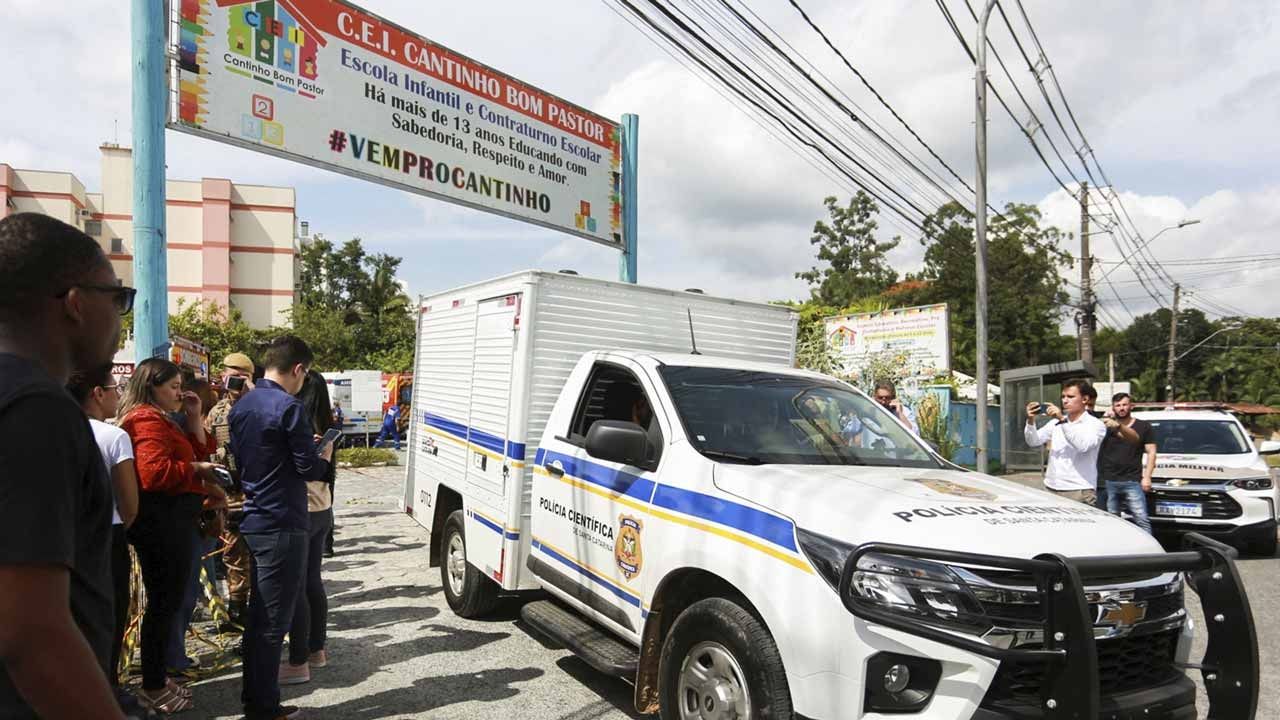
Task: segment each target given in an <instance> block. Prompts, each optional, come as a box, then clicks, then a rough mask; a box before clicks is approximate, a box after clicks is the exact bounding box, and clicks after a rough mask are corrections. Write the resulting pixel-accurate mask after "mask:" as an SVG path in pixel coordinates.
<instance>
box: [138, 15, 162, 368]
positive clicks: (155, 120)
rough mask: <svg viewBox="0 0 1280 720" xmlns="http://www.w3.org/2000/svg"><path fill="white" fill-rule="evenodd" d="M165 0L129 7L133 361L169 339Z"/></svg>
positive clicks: (155, 350) (148, 355) (147, 356)
mask: <svg viewBox="0 0 1280 720" xmlns="http://www.w3.org/2000/svg"><path fill="white" fill-rule="evenodd" d="M165 7H166V6H165V4H163V3H155V2H150V0H133V2H132V3H131V5H130V29H131V32H132V38H131V39H132V51H131V58H132V61H133V94H132V109H133V284H134V286H135V287H136V288H137V289H138V298H137V300H136V302H135V303H134V306H133V343H134V362H142V361H143V360H146V359H147V358H149V357H153V356H154V355H156V354H157V353H158V352H160V351H161V346H162V345H164V343H165V342H167V341H168V339H169V281H168V272H169V271H168V267H169V265H168V258H167V255H166V250H165V187H164V153H165V148H164V122H165V111H166V108H167V107H168V105H167V103H166V97H167V88H166V86H165V64H166V63H167V62H168V59H167V58H166V56H165V48H166V45H165V43H166V40H165V26H166V21H167V20H168V17H167V16H166V15H165V9H164V8H165Z"/></svg>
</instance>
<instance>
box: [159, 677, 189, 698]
mask: <svg viewBox="0 0 1280 720" xmlns="http://www.w3.org/2000/svg"><path fill="white" fill-rule="evenodd" d="M164 687H165V689H166V690H169V691H170V692H172V693H174V694H175V695H180V696H182V697H184V698H187V699H188V700H190V699H191V698H192V697H193V696H194V695H193V693H192V692H191V688H189V687H187V686H186V685H183V684H182V683H179V682H178V681H176V680H174V679H173V678H165V681H164Z"/></svg>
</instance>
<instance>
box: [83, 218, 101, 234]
mask: <svg viewBox="0 0 1280 720" xmlns="http://www.w3.org/2000/svg"><path fill="white" fill-rule="evenodd" d="M84 234H85V235H88V236H89V237H98V236H99V235H101V234H102V221H101V220H85V221H84Z"/></svg>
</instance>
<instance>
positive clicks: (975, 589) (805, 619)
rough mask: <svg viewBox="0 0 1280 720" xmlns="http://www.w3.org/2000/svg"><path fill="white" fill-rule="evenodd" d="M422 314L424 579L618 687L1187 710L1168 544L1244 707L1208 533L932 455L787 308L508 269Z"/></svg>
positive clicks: (799, 709)
mask: <svg viewBox="0 0 1280 720" xmlns="http://www.w3.org/2000/svg"><path fill="white" fill-rule="evenodd" d="M419 317H420V320H419V324H418V348H417V357H416V360H415V371H414V380H415V382H414V396H413V408H412V413H413V418H412V424H411V429H410V450H411V452H410V458H409V467H408V474H407V479H406V486H405V495H404V509H405V511H406V512H408V513H409V514H411V515H412V516H413V517H414V518H415V519H416V520H417V521H418V522H419V523H421V524H422V525H423V526H424V527H426V528H428V529H429V530H430V536H431V564H432V565H439V566H440V567H441V576H442V582H443V585H444V593H445V596H446V599H447V600H448V602H449V604H450V606H451V607H452V608H453V610H454V611H455V612H457V613H458V614H460V615H463V616H467V617H474V616H478V615H482V614H484V613H486V612H487V611H488V610H490V609H491V608H492V607H493V606H494V603H495V601H496V598H497V596H498V594H499V593H500V592H503V591H518V590H533V589H540V590H544V591H546V593H548V594H549V596H550V598H551V599H548V600H539V601H535V602H530V603H528V604H526V605H525V606H524V608H523V609H522V616H523V618H524V619H525V620H526V621H527V622H528V623H529V624H530V625H532V626H533V627H534V628H536V629H537V630H539V631H540V632H542V633H544V634H546V635H548V636H550V637H552V638H553V639H556V640H558V641H560V642H562V643H563V644H564V645H566V646H567V647H568V648H569V649H571V650H573V651H574V652H575V653H577V654H578V655H580V656H581V657H582V658H583V659H584V660H586V661H587V662H588V663H589V664H591V665H592V666H593V667H595V668H597V669H598V670H601V671H603V672H607V673H611V674H614V675H617V676H620V677H623V678H625V679H627V680H628V681H630V682H632V683H634V685H635V694H636V698H635V700H636V706H637V708H638V709H639V710H640V711H641V712H657V711H660V712H661V714H662V716H663V717H664V718H726V719H728V718H756V717H762V718H763V717H768V718H774V717H777V718H791V717H805V718H822V719H828V718H854V717H858V718H862V717H882V716H885V717H887V716H889V715H896V716H901V715H902V714H904V713H906V714H909V715H912V714H913V715H916V716H919V717H929V718H956V719H957V720H958V719H961V718H963V719H965V720H968V719H969V718H1023V717H1093V716H1096V714H1097V713H1099V712H1110V713H1123V716H1126V717H1128V716H1135V717H1142V716H1144V714H1145V716H1147V717H1173V718H1184V717H1185V718H1190V717H1195V705H1194V699H1195V690H1194V687H1193V685H1192V683H1191V681H1190V679H1189V678H1187V677H1186V676H1185V674H1184V673H1183V672H1182V671H1181V670H1180V669H1178V667H1177V665H1176V663H1179V662H1182V661H1185V660H1186V659H1187V654H1188V652H1189V637H1190V633H1191V629H1190V624H1189V623H1188V621H1187V617H1186V612H1185V610H1184V609H1183V593H1184V584H1183V580H1182V577H1183V575H1182V573H1183V572H1191V573H1195V574H1196V577H1197V578H1200V579H1201V583H1202V586H1204V585H1210V584H1214V583H1216V585H1215V587H1219V588H1222V589H1223V591H1222V593H1221V594H1220V596H1214V599H1212V600H1209V599H1206V600H1205V608H1206V614H1208V613H1210V612H1211V611H1212V612H1214V613H1215V614H1222V615H1223V616H1224V618H1230V619H1231V620H1232V622H1231V623H1223V624H1221V625H1222V626H1223V628H1225V629H1220V630H1218V632H1223V633H1231V634H1230V635H1229V637H1227V638H1225V639H1223V640H1222V641H1220V642H1218V643H1211V648H1213V647H1218V648H1219V650H1218V652H1219V653H1224V652H1225V647H1226V646H1225V645H1224V643H1228V642H1230V643H1235V644H1236V645H1235V648H1242V651H1237V650H1236V649H1235V648H1233V651H1232V652H1233V653H1234V654H1229V655H1224V657H1223V658H1218V657H1216V656H1213V657H1206V658H1205V659H1204V663H1205V664H1206V665H1208V666H1210V667H1212V668H1214V672H1215V677H1219V678H1220V677H1228V676H1229V677H1230V682H1229V683H1221V682H1219V683H1218V685H1219V686H1224V685H1225V686H1226V687H1228V688H1232V689H1233V690H1234V693H1235V694H1234V695H1230V697H1227V696H1226V695H1223V694H1222V693H1227V692H1228V691H1227V690H1221V691H1220V690H1217V689H1215V688H1214V687H1213V686H1212V685H1211V686H1210V692H1211V697H1212V699H1213V701H1214V703H1215V708H1217V709H1219V710H1220V711H1221V713H1222V714H1220V716H1221V717H1240V718H1244V717H1250V716H1251V713H1252V709H1251V708H1252V705H1251V704H1250V703H1253V704H1256V696H1257V681H1256V678H1257V659H1256V658H1257V652H1256V639H1255V638H1254V635H1253V626H1252V619H1251V616H1250V615H1249V612H1248V606H1247V600H1246V599H1245V598H1244V596H1243V590H1242V589H1241V587H1240V585H1239V581H1238V576H1237V575H1236V573H1235V568H1234V565H1232V563H1231V559H1230V551H1229V550H1227V549H1225V548H1223V547H1221V546H1217V545H1215V544H1213V543H1211V542H1210V541H1204V544H1203V545H1199V546H1197V548H1196V549H1194V550H1190V551H1187V552H1182V553H1171V554H1166V553H1164V552H1163V551H1162V550H1161V548H1160V546H1159V545H1158V544H1157V543H1156V542H1155V541H1154V540H1153V539H1151V538H1150V537H1149V536H1147V535H1146V534H1145V533H1142V532H1141V531H1139V530H1137V529H1136V528H1134V527H1133V526H1131V525H1130V524H1129V523H1127V522H1124V521H1122V520H1120V519H1117V518H1114V517H1112V516H1109V515H1107V514H1106V513H1104V512H1101V511H1098V510H1095V509H1093V508H1090V507H1085V506H1083V505H1079V504H1074V503H1070V502H1067V501H1061V500H1058V499H1057V498H1055V497H1052V496H1050V495H1048V494H1046V493H1043V492H1041V491H1038V490H1032V489H1027V488H1024V487H1022V486H1019V485H1016V484H1013V483H1009V482H1006V481H1002V480H998V479H996V478H993V477H989V476H986V475H982V474H979V473H973V472H966V471H964V470H962V469H960V468H957V467H956V466H954V465H951V464H950V463H947V462H946V461H945V460H943V459H942V458H939V457H938V456H937V455H936V454H935V453H934V452H933V451H932V450H931V449H929V448H928V447H927V446H926V445H925V444H924V443H922V442H920V441H919V440H918V439H916V438H914V437H913V436H912V435H911V434H910V433H909V431H908V430H907V429H906V428H905V427H904V426H902V425H901V423H898V422H897V420H896V419H895V418H894V417H893V416H891V415H890V414H889V413H887V412H885V411H884V410H883V409H881V408H879V406H878V405H876V404H875V403H874V401H872V400H871V399H870V398H868V397H867V396H866V395H865V394H863V393H861V392H858V391H856V390H854V389H852V388H851V387H849V386H847V385H845V384H843V383H840V382H838V381H835V380H833V379H831V378H829V377H826V376H822V375H818V374H815V373H810V372H806V371H801V370H795V369H793V367H792V366H793V365H794V353H795V330H796V316H795V314H794V313H793V312H792V311H791V310H789V309H788V308H785V307H779V306H771V305H762V304H755V303H744V302H737V301H732V300H725V299H717V298H711V297H707V296H705V295H702V294H700V293H696V292H673V291H667V290H658V289H653V288H645V287H638V286H634V285H628V284H622V283H614V282H606V281H600V280H590V279H586V278H582V277H577V276H574V275H566V274H555V273H542V272H524V273H518V274H515V275H509V276H506V277H503V278H499V279H496V280H492V281H488V282H484V283H479V284H475V285H470V286H467V287H463V288H459V289H457V290H452V291H448V292H444V293H441V294H438V295H434V296H432V297H430V298H427V299H426V300H424V301H423V304H422V307H421V312H420V316H419ZM695 344H696V349H697V351H698V353H697V354H695V353H693V352H692V350H693V349H694V346H695ZM1214 630H1215V629H1214V628H1210V631H1211V632H1213V631H1214ZM1251 642H1252V643H1254V645H1253V646H1252V647H1253V650H1252V651H1250V649H1249V648H1250V643H1251ZM1250 652H1252V654H1250ZM1215 663H1218V664H1215ZM1237 680H1238V681H1239V683H1240V684H1239V685H1238V686H1237V685H1235V683H1236V681H1237ZM1215 692H1216V693H1219V694H1217V695H1213V693H1215ZM1063 713H1065V714H1063Z"/></svg>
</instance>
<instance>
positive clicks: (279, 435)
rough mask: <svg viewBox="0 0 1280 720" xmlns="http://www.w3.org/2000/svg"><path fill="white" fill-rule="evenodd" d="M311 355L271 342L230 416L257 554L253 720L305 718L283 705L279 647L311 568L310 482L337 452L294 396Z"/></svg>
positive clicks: (248, 534) (301, 346) (248, 678)
mask: <svg viewBox="0 0 1280 720" xmlns="http://www.w3.org/2000/svg"><path fill="white" fill-rule="evenodd" d="M313 359H314V356H313V355H312V352H311V348H309V347H307V344H306V343H305V342H303V341H302V340H301V339H300V338H297V337H295V336H292V335H284V336H282V337H278V338H276V339H275V340H272V341H271V342H270V343H269V344H268V345H267V348H266V351H265V352H264V353H263V355H262V365H263V367H264V368H265V373H264V375H263V379H262V380H260V381H258V383H256V386H255V387H254V389H253V391H252V392H250V393H248V394H246V395H245V396H244V397H242V398H241V399H240V400H239V401H237V402H236V405H235V407H234V408H232V409H231V415H230V417H229V418H228V419H229V421H230V423H231V451H232V454H233V455H234V456H235V458H236V460H237V461H239V464H240V482H241V484H242V485H243V487H244V494H245V506H244V520H243V521H242V522H241V524H240V532H241V533H242V534H243V535H244V539H245V542H246V543H248V545H249V551H250V552H251V553H252V554H253V569H252V571H251V572H250V578H251V583H252V589H251V591H250V596H249V622H248V624H247V625H246V627H245V634H244V670H243V678H244V689H243V691H242V692H241V700H242V701H243V703H244V713H245V717H246V718H247V719H248V720H282V719H284V718H296V717H300V713H299V711H298V709H297V708H294V707H286V706H282V705H281V704H280V652H281V647H282V645H283V642H284V636H285V633H286V632H287V631H288V629H289V625H290V623H291V622H292V620H293V613H294V606H295V604H296V603H297V600H298V594H299V593H300V592H301V590H302V577H303V573H304V571H305V569H306V561H307V533H308V530H309V528H310V518H309V515H308V511H307V487H306V483H307V482H308V481H313V480H319V479H321V478H322V477H324V474H325V471H326V470H327V469H328V466H329V461H330V458H332V456H333V444H332V443H329V444H326V445H323V446H319V447H318V446H317V441H318V440H319V439H320V438H318V437H316V435H315V423H314V418H313V417H310V416H308V414H307V411H306V409H305V408H304V407H303V404H302V401H300V400H299V399H298V398H297V397H296V396H297V394H298V392H299V391H300V390H302V384H303V381H304V380H305V379H306V376H307V369H308V368H309V367H310V366H311V363H312V361H313Z"/></svg>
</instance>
